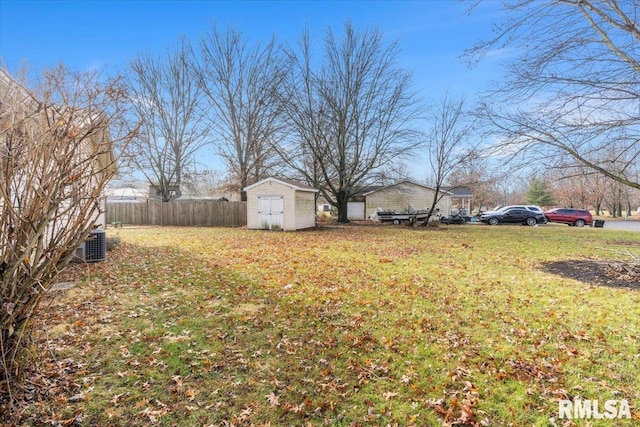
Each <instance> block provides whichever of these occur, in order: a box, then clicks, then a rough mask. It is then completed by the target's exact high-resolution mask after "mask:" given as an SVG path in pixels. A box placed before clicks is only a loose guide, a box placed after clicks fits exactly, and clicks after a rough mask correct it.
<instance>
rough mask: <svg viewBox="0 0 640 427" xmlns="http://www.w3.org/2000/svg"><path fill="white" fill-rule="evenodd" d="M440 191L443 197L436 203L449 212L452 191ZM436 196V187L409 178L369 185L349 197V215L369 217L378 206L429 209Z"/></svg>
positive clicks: (441, 210) (437, 207)
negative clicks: (380, 184) (385, 183)
mask: <svg viewBox="0 0 640 427" xmlns="http://www.w3.org/2000/svg"><path fill="white" fill-rule="evenodd" d="M440 191H441V194H440V195H441V196H442V198H441V199H440V200H439V201H438V203H437V204H436V209H439V211H440V212H443V213H448V212H449V209H450V208H451V193H449V192H448V191H444V190H440ZM434 197H435V189H434V188H432V187H429V186H427V185H424V184H418V183H415V182H412V181H408V180H405V181H401V182H398V183H396V184H392V185H387V186H376V187H368V188H365V189H363V191H361V192H359V193H358V194H355V195H354V196H352V197H351V198H350V199H349V201H348V203H347V217H348V218H349V219H350V220H363V219H367V218H369V217H371V215H373V214H374V213H375V212H376V210H377V209H378V208H380V209H382V210H389V211H402V210H404V209H407V208H409V207H413V208H414V209H416V210H424V209H429V208H431V205H432V204H433V199H434Z"/></svg>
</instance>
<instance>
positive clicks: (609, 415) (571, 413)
mask: <svg viewBox="0 0 640 427" xmlns="http://www.w3.org/2000/svg"><path fill="white" fill-rule="evenodd" d="M558 418H560V419H563V418H566V419H595V420H602V419H610V420H613V419H621V418H628V419H630V418H631V409H630V408H629V402H628V401H627V400H624V399H622V400H605V401H604V404H603V405H601V404H600V402H599V401H597V400H588V399H574V400H560V401H559V402H558Z"/></svg>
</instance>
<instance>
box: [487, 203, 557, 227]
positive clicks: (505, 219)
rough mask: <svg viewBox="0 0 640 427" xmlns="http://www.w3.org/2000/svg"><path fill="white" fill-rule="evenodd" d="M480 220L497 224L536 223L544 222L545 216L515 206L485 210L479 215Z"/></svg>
mask: <svg viewBox="0 0 640 427" xmlns="http://www.w3.org/2000/svg"><path fill="white" fill-rule="evenodd" d="M480 221H482V222H486V223H487V224H490V225H498V224H527V225H536V224H544V223H546V222H547V221H546V218H545V216H544V215H543V214H542V213H540V212H534V211H530V210H529V209H525V208H523V207H522V208H521V207H517V208H509V209H504V210H501V211H491V212H485V213H483V214H482V215H481V216H480Z"/></svg>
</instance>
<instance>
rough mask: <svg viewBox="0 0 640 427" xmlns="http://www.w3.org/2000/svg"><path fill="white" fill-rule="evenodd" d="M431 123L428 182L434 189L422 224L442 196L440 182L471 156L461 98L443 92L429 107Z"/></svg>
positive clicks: (443, 181)
mask: <svg viewBox="0 0 640 427" xmlns="http://www.w3.org/2000/svg"><path fill="white" fill-rule="evenodd" d="M431 121H432V125H431V129H430V132H429V134H428V135H427V151H428V153H429V166H430V175H431V184H432V185H433V187H434V189H435V194H434V196H433V202H432V204H431V208H430V209H429V213H428V214H427V218H426V219H425V221H424V224H427V223H428V222H429V219H430V218H431V215H432V214H433V212H434V211H435V208H436V205H437V204H438V202H439V201H440V199H442V197H444V195H445V192H444V191H443V188H442V187H443V186H444V184H445V183H446V182H447V181H448V180H449V178H450V176H451V174H452V173H453V171H455V170H456V169H457V168H458V167H460V166H461V165H463V164H465V163H466V162H468V161H469V160H470V159H472V158H473V156H474V151H473V150H472V149H471V147H470V146H469V143H470V141H469V139H470V136H471V124H470V123H469V122H468V115H467V114H466V112H465V110H464V99H462V98H459V99H454V98H451V96H450V95H449V94H448V93H447V94H445V95H444V97H443V98H442V100H441V101H440V104H439V105H438V106H437V107H436V108H435V109H434V110H433V116H432V117H431Z"/></svg>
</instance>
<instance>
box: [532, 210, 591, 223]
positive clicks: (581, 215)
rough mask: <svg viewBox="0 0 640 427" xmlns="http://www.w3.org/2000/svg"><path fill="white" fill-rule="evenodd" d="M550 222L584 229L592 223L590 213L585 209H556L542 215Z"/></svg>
mask: <svg viewBox="0 0 640 427" xmlns="http://www.w3.org/2000/svg"><path fill="white" fill-rule="evenodd" d="M544 216H545V217H546V218H547V220H548V221H550V222H559V223H562V224H568V225H570V226H573V225H575V226H576V227H584V226H585V225H591V224H592V223H593V217H592V216H591V212H589V211H588V210H586V209H569V208H557V209H551V210H549V211H546V212H545V213H544Z"/></svg>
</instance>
